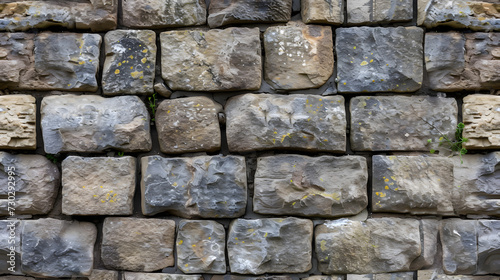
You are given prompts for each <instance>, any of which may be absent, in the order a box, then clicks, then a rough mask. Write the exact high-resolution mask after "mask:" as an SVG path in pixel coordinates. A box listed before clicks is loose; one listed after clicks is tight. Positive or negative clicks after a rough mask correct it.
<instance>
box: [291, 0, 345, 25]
mask: <svg viewBox="0 0 500 280" xmlns="http://www.w3.org/2000/svg"><path fill="white" fill-rule="evenodd" d="M300 3H301V9H300V13H301V15H302V21H303V22H305V23H326V24H333V25H340V24H342V23H344V1H342V0H327V1H324V0H301V1H300Z"/></svg>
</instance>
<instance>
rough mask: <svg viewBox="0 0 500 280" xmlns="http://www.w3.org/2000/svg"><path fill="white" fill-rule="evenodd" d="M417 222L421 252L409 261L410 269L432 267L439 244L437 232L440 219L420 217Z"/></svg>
mask: <svg viewBox="0 0 500 280" xmlns="http://www.w3.org/2000/svg"><path fill="white" fill-rule="evenodd" d="M419 222H420V243H421V248H422V253H421V255H420V256H419V257H418V258H416V259H415V260H414V261H413V262H412V263H411V266H410V269H411V270H418V269H422V268H428V267H432V266H433V264H434V259H435V258H436V254H437V248H438V246H439V245H438V233H439V225H440V221H439V220H437V219H422V220H419Z"/></svg>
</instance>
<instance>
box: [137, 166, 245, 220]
mask: <svg viewBox="0 0 500 280" xmlns="http://www.w3.org/2000/svg"><path fill="white" fill-rule="evenodd" d="M141 166H142V180H141V193H142V213H143V214H144V215H154V214H157V213H160V212H165V211H167V212H170V213H172V214H174V215H177V216H181V217H184V218H191V217H202V218H235V217H239V216H241V215H243V214H244V213H245V207H246V203H247V180H246V179H247V178H246V163H245V158H244V157H241V156H227V157H223V156H199V157H191V158H187V157H186V158H162V157H160V156H148V157H143V158H142V160H141Z"/></svg>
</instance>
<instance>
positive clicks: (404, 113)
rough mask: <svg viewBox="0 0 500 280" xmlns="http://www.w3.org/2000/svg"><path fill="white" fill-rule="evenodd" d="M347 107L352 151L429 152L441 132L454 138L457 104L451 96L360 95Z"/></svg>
mask: <svg viewBox="0 0 500 280" xmlns="http://www.w3.org/2000/svg"><path fill="white" fill-rule="evenodd" d="M350 110H351V145H352V149H353V150H355V151H391V150H393V151H426V152H428V151H429V150H430V149H431V148H435V149H437V148H438V147H437V143H439V138H440V137H442V136H443V135H442V134H441V133H443V134H444V135H446V136H447V137H448V138H449V139H453V138H454V136H455V130H456V127H457V114H458V108H457V102H456V100H455V99H453V98H442V97H431V96H411V97H409V96H372V97H369V96H359V97H354V98H353V99H351V106H350ZM428 139H431V140H432V143H433V144H429V143H428V141H427V140H428Z"/></svg>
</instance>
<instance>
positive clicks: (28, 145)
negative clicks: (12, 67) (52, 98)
mask: <svg viewBox="0 0 500 280" xmlns="http://www.w3.org/2000/svg"><path fill="white" fill-rule="evenodd" d="M0 66H1V61H0ZM0 71H1V70H0ZM0 79H1V78H0ZM35 101H36V100H35V98H34V97H33V96H31V95H4V96H0V149H30V150H33V149H36V104H35Z"/></svg>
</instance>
